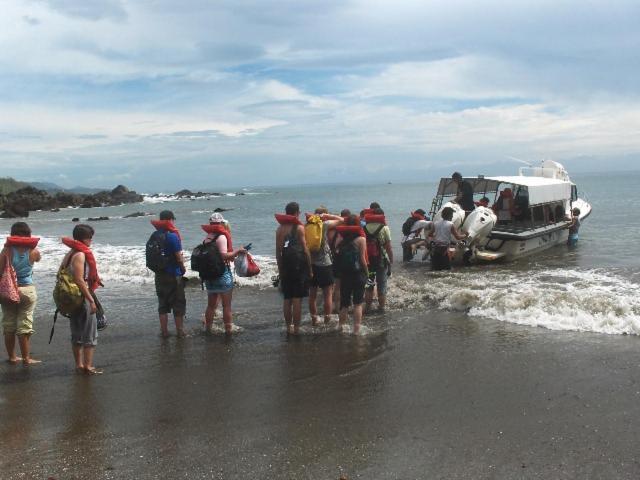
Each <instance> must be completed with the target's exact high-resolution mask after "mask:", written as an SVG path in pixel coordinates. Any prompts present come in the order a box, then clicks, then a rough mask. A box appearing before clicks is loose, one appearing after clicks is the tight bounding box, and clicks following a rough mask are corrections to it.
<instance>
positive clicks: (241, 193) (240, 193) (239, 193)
mask: <svg viewBox="0 0 640 480" xmlns="http://www.w3.org/2000/svg"><path fill="white" fill-rule="evenodd" d="M238 195H246V193H244V192H238V193H236V197H237V196H238Z"/></svg>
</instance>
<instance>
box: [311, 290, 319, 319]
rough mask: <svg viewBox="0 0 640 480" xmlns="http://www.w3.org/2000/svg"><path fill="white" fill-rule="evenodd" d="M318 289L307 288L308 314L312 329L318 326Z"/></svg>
mask: <svg viewBox="0 0 640 480" xmlns="http://www.w3.org/2000/svg"><path fill="white" fill-rule="evenodd" d="M317 299H318V287H310V288H309V313H310V314H311V325H313V326H314V327H315V326H316V325H317V324H318V306H317V303H316V302H317Z"/></svg>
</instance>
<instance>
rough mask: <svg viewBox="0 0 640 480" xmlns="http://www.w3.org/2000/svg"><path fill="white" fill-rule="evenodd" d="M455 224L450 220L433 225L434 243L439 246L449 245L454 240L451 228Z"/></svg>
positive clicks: (439, 221)
mask: <svg viewBox="0 0 640 480" xmlns="http://www.w3.org/2000/svg"><path fill="white" fill-rule="evenodd" d="M452 226H453V223H452V222H450V221H449V220H438V221H437V222H435V223H434V224H433V228H434V230H435V233H434V235H433V241H434V242H435V243H436V244H438V245H449V244H450V243H451V242H452V241H453V240H454V237H453V234H452V233H451V227H452Z"/></svg>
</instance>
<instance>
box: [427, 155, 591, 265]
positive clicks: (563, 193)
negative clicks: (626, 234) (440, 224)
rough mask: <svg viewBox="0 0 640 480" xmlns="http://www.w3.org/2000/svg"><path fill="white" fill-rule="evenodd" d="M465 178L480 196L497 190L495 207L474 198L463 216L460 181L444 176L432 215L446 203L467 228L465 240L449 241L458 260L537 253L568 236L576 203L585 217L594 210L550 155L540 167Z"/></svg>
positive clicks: (455, 219) (458, 224)
mask: <svg viewBox="0 0 640 480" xmlns="http://www.w3.org/2000/svg"><path fill="white" fill-rule="evenodd" d="M464 180H465V181H466V182H469V183H470V184H471V185H472V186H473V192H474V196H476V197H488V196H489V195H491V194H493V196H494V202H493V204H494V209H491V208H488V207H485V206H481V205H478V203H476V205H478V206H477V207H476V208H475V210H473V211H472V212H471V213H469V214H468V215H466V218H465V211H464V210H463V209H462V207H461V206H460V205H458V204H457V203H456V202H455V201H453V198H455V197H456V196H457V194H458V185H457V184H456V182H455V181H453V179H451V178H442V179H441V180H440V185H439V186H438V192H437V194H436V197H435V198H434V199H433V203H432V205H431V216H432V218H433V219H434V220H437V219H439V218H441V212H442V209H443V208H444V207H451V208H453V209H454V216H453V223H454V225H455V226H456V228H460V230H462V231H463V232H467V233H469V237H468V238H467V239H466V240H465V241H463V242H459V243H458V244H457V245H456V246H455V247H454V246H451V247H450V248H451V249H452V251H451V254H452V255H453V258H455V259H457V260H464V261H466V262H469V261H476V262H492V261H495V260H498V259H504V260H507V261H509V260H514V259H516V258H519V257H524V256H527V255H531V254H535V253H538V252H540V251H542V250H546V249H547V248H549V247H552V246H554V245H558V244H561V243H566V242H567V238H568V236H569V230H568V228H567V227H568V226H569V224H570V223H571V222H570V220H569V218H571V211H572V209H573V208H574V207H578V208H579V209H580V217H579V218H580V221H581V222H582V221H584V220H585V219H586V218H587V217H588V216H589V214H590V213H591V205H590V204H589V203H588V202H587V201H586V200H584V199H582V198H578V189H577V187H576V185H575V184H574V183H573V182H572V181H571V179H570V178H569V174H568V173H567V171H566V170H565V168H564V167H563V166H562V165H561V164H559V163H558V162H554V161H552V160H545V161H544V162H542V165H541V166H540V167H530V168H527V167H522V168H520V171H519V175H517V176H510V177H509V176H507V177H484V176H479V177H467V178H465V179H464ZM504 197H507V198H508V199H509V200H508V201H507V200H505V198H504ZM477 199H478V198H476V200H477ZM507 205H508V206H507ZM494 210H495V211H494ZM454 250H455V251H454Z"/></svg>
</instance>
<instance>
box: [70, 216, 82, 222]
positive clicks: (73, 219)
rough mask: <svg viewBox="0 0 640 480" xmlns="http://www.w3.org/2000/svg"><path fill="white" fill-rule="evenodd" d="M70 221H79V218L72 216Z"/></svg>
mask: <svg viewBox="0 0 640 480" xmlns="http://www.w3.org/2000/svg"><path fill="white" fill-rule="evenodd" d="M71 221H72V222H79V221H80V219H79V218H78V217H73V218H72V219H71Z"/></svg>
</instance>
